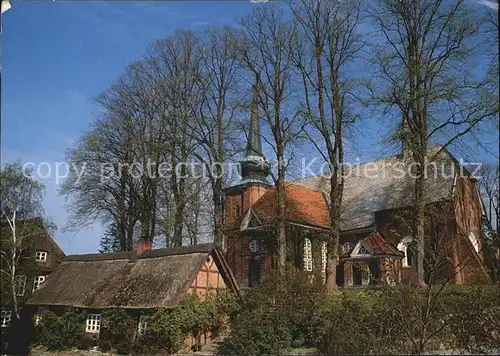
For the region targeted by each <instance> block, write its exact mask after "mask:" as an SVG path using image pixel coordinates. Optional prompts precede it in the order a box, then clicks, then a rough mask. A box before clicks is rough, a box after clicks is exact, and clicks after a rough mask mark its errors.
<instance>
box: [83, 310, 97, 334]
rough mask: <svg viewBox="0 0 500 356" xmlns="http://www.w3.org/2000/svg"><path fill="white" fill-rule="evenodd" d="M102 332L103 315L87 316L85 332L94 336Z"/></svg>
mask: <svg viewBox="0 0 500 356" xmlns="http://www.w3.org/2000/svg"><path fill="white" fill-rule="evenodd" d="M100 330H101V314H97V313H93V314H87V321H86V322H85V332H88V333H92V334H99V331H100Z"/></svg>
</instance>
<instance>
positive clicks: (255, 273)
mask: <svg viewBox="0 0 500 356" xmlns="http://www.w3.org/2000/svg"><path fill="white" fill-rule="evenodd" d="M259 279H260V261H257V260H251V261H250V266H249V268H248V285H249V286H250V287H252V286H254V285H255V284H256V283H257V282H258V281H259Z"/></svg>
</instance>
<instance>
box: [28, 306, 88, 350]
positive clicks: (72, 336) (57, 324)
mask: <svg viewBox="0 0 500 356" xmlns="http://www.w3.org/2000/svg"><path fill="white" fill-rule="evenodd" d="M38 316H39V318H40V321H39V324H38V327H37V329H38V344H40V345H42V346H45V347H46V348H47V349H48V350H67V349H71V348H74V347H77V346H78V345H79V343H80V339H81V337H82V334H83V332H84V327H85V313H83V312H82V311H80V310H79V309H76V308H66V309H65V310H64V311H63V313H62V314H61V315H60V316H58V315H57V314H55V313H54V312H52V311H50V310H48V309H41V310H40V311H39V313H38Z"/></svg>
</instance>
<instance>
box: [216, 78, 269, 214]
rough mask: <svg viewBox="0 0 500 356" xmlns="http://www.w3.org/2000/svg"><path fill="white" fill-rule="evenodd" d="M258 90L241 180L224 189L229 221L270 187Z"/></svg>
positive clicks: (242, 164) (245, 209) (254, 97)
mask: <svg viewBox="0 0 500 356" xmlns="http://www.w3.org/2000/svg"><path fill="white" fill-rule="evenodd" d="M257 100H258V93H257V89H256V87H255V86H254V87H253V95H252V104H251V116H250V126H249V129H248V133H247V147H246V151H245V156H244V157H243V159H242V160H241V161H240V162H239V173H240V175H241V180H240V181H239V182H238V183H237V184H236V185H233V186H231V187H228V188H226V189H225V197H226V204H225V207H226V213H225V215H226V216H225V217H226V219H225V220H226V221H230V220H233V219H235V218H236V219H238V218H240V217H241V215H242V214H243V213H245V212H246V211H247V210H248V209H249V208H250V206H252V205H253V203H255V202H256V201H257V199H259V198H260V197H261V196H262V195H263V194H264V193H265V192H266V190H267V189H268V188H269V187H270V186H271V184H269V181H268V176H269V173H270V169H269V163H268V162H267V160H266V158H265V156H264V154H263V153H262V138H261V132H260V118H259V107H258V102H257Z"/></svg>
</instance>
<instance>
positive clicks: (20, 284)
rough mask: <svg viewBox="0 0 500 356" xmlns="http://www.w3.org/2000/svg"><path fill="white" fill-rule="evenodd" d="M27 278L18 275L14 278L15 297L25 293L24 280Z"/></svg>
mask: <svg viewBox="0 0 500 356" xmlns="http://www.w3.org/2000/svg"><path fill="white" fill-rule="evenodd" d="M27 279H28V277H27V276H26V275H24V274H20V275H17V276H16V295H17V296H18V297H22V296H24V293H26V280H27Z"/></svg>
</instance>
